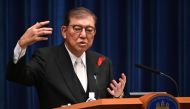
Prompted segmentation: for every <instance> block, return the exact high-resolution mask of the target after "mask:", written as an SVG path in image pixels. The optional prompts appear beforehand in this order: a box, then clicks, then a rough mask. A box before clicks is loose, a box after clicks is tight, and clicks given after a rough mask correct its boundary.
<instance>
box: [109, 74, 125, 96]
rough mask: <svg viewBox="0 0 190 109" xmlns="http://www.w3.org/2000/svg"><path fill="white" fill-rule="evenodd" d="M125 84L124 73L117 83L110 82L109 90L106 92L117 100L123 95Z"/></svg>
mask: <svg viewBox="0 0 190 109" xmlns="http://www.w3.org/2000/svg"><path fill="white" fill-rule="evenodd" d="M125 83H126V76H125V74H124V73H122V74H121V78H119V83H117V82H116V81H115V80H112V82H111V83H110V87H111V89H110V88H107V90H108V92H109V93H110V94H111V95H112V96H113V97H116V98H118V97H120V96H121V95H122V94H123V90H124V87H125Z"/></svg>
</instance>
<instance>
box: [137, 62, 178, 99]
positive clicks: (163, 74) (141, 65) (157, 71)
mask: <svg viewBox="0 0 190 109" xmlns="http://www.w3.org/2000/svg"><path fill="white" fill-rule="evenodd" d="M135 66H136V67H137V68H141V69H143V70H146V71H149V72H152V73H154V74H159V75H161V76H164V77H166V78H168V79H170V80H171V81H172V82H173V83H174V85H175V87H176V90H177V96H179V95H180V93H179V87H178V85H177V82H176V81H175V80H174V79H173V78H172V77H171V76H169V75H167V74H165V73H162V72H161V71H159V70H157V69H153V68H150V67H148V66H145V65H143V64H135Z"/></svg>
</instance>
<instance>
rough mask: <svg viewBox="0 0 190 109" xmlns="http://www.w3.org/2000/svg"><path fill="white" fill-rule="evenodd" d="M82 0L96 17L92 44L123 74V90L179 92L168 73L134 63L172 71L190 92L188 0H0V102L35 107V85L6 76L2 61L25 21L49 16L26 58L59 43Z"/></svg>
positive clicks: (5, 106)
mask: <svg viewBox="0 0 190 109" xmlns="http://www.w3.org/2000/svg"><path fill="white" fill-rule="evenodd" d="M77 6H83V7H86V8H88V9H90V10H92V11H93V12H94V13H95V14H96V15H97V17H98V21H97V25H96V27H97V34H96V36H95V40H94V44H93V47H92V49H93V50H95V51H98V52H100V53H103V54H105V55H106V56H108V57H109V58H110V59H111V60H112V62H113V66H114V75H115V78H116V79H118V78H119V77H120V74H121V73H122V72H124V73H125V74H126V75H127V83H126V88H125V91H126V93H128V92H132V91H136V92H138V91H139V92H142V91H166V92H168V93H170V94H172V95H174V96H176V95H177V92H176V88H175V85H174V84H173V83H172V82H171V81H170V80H169V79H167V78H165V77H163V76H159V75H155V74H152V73H150V72H146V71H143V70H140V69H138V68H136V67H135V64H144V65H147V66H150V67H152V68H155V69H159V70H160V71H162V72H164V73H165V74H167V75H170V76H171V77H173V78H174V79H175V80H176V81H177V83H178V85H179V89H180V95H181V96H190V93H189V92H190V88H189V87H188V79H189V78H190V73H189V66H190V57H189V56H190V37H189V36H190V20H189V19H190V1H189V0H119V1H117V0H46V1H43V0H41V1H40V0H19V1H16V0H0V15H1V16H0V24H1V25H0V62H1V63H0V108H1V109H38V108H39V102H38V96H37V93H36V90H35V88H33V87H25V86H23V85H19V84H16V83H13V82H9V81H7V80H6V78H5V75H6V65H7V63H8V60H9V58H10V56H11V54H12V52H13V49H14V47H15V45H16V43H17V41H18V40H19V38H20V37H21V36H22V34H23V33H24V32H25V31H26V29H27V28H28V27H30V26H31V25H33V24H35V23H36V22H39V21H44V20H50V22H51V23H50V25H49V26H51V27H52V28H53V34H52V36H48V37H49V40H48V41H43V42H39V43H36V44H34V45H32V46H30V47H29V48H28V50H27V59H30V57H31V55H32V53H33V52H34V51H35V50H36V49H37V48H39V47H44V46H52V45H59V44H60V43H61V42H62V41H63V37H62V36H61V33H60V28H61V25H62V24H63V22H64V17H65V14H66V12H68V10H69V9H71V8H74V7H77Z"/></svg>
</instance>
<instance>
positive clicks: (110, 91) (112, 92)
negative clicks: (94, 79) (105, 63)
mask: <svg viewBox="0 0 190 109" xmlns="http://www.w3.org/2000/svg"><path fill="white" fill-rule="evenodd" d="M107 91H108V92H109V93H110V94H111V95H112V96H114V91H113V90H111V89H110V88H107Z"/></svg>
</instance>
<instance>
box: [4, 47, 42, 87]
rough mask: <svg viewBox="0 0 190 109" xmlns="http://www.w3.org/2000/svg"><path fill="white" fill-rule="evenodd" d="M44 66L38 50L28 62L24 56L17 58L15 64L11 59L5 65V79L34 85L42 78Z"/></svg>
mask: <svg viewBox="0 0 190 109" xmlns="http://www.w3.org/2000/svg"><path fill="white" fill-rule="evenodd" d="M44 68H45V60H44V57H43V53H42V52H40V50H38V51H37V52H36V53H35V54H34V55H33V56H32V58H31V60H30V61H29V62H28V63H26V58H25V56H24V57H22V58H21V59H19V61H18V62H17V63H16V64H14V63H13V59H11V60H10V62H9V64H8V67H7V79H8V80H10V81H14V82H17V83H20V84H24V85H28V86H31V85H35V84H36V82H40V80H41V79H42V77H43V73H44V72H45V69H44Z"/></svg>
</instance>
